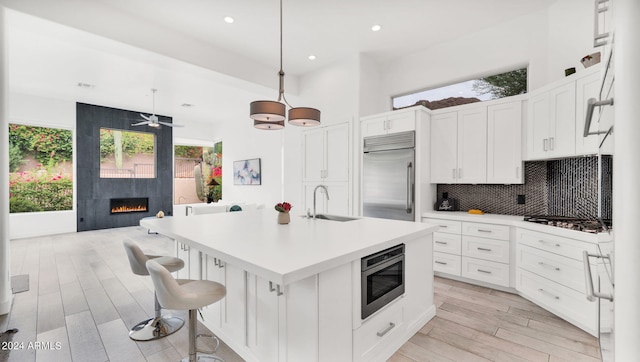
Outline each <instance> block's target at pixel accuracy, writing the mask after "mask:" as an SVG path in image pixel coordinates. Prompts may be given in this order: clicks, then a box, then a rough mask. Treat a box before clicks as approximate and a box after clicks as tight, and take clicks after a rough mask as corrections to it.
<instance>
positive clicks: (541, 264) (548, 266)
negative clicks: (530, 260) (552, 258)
mask: <svg viewBox="0 0 640 362" xmlns="http://www.w3.org/2000/svg"><path fill="white" fill-rule="evenodd" d="M538 265H540V266H544V267H547V268H551V269H553V270H555V271H560V268H558V267H557V266H553V265H551V264H547V263H545V262H543V261H539V262H538Z"/></svg>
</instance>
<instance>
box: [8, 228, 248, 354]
mask: <svg viewBox="0 0 640 362" xmlns="http://www.w3.org/2000/svg"><path fill="white" fill-rule="evenodd" d="M125 239H130V240H133V241H135V242H136V243H138V245H140V247H141V248H142V250H143V251H145V252H146V253H150V254H158V255H172V254H173V253H174V252H175V251H174V248H173V242H172V241H171V240H170V239H168V238H165V237H163V236H160V235H149V234H147V230H146V229H144V228H141V227H130V228H117V229H107V230H98V231H87V232H81V233H71V234H61V235H54V236H47V237H39V238H31V239H19V240H13V241H11V275H21V274H29V279H30V280H29V282H30V283H29V284H30V289H29V291H26V292H22V293H16V294H14V301H13V307H12V310H11V312H10V313H9V315H7V316H5V317H4V318H2V319H0V327H1V331H5V330H6V329H9V328H18V329H19V332H18V333H17V334H15V335H13V340H12V342H24V347H23V348H19V349H17V350H13V351H11V353H10V354H9V356H8V361H20V362H27V361H55V362H63V361H77V362H88V361H127V362H129V361H154V362H155V361H158V362H160V361H178V360H180V359H181V358H183V357H186V356H187V355H188V330H187V325H186V324H185V326H184V327H183V328H181V329H180V330H179V331H178V332H176V333H174V334H172V335H170V336H168V337H166V338H163V339H160V340H157V341H150V342H135V341H132V340H131V339H129V335H128V331H129V328H130V327H132V326H134V325H136V324H137V323H138V322H140V321H142V320H145V319H147V318H150V317H152V316H153V315H154V302H153V300H154V299H153V284H152V283H151V279H150V278H149V277H148V276H138V275H135V274H133V273H132V272H131V268H130V266H129V261H128V259H127V256H126V254H125V250H124V246H123V245H122V242H123V240H125ZM169 312H170V313H172V314H174V315H178V316H180V317H182V318H183V319H184V320H185V321H186V320H187V313H186V312H184V311H169ZM164 313H168V312H167V311H165V312H164ZM203 331H206V328H205V327H204V326H202V325H201V324H199V332H200V333H202V332H203ZM35 341H40V342H53V343H55V342H60V348H59V349H58V350H55V349H54V350H46V349H37V348H35V345H34V343H33V342H35ZM29 342H31V343H32V345H33V348H29ZM201 342H204V343H206V342H207V341H206V340H202V341H199V343H201ZM203 347H205V348H209V346H206V345H203ZM218 355H220V356H221V357H223V358H224V359H225V360H226V361H227V362H235V361H242V359H241V358H240V357H239V356H238V355H237V354H235V353H234V352H233V351H232V350H230V349H229V348H228V347H226V346H224V345H221V346H220V349H219V350H218ZM0 356H2V355H0ZM5 359H6V358H5ZM0 360H2V357H0Z"/></svg>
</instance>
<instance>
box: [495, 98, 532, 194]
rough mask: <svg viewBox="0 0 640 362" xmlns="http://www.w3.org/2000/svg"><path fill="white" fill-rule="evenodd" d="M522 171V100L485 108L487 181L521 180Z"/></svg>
mask: <svg viewBox="0 0 640 362" xmlns="http://www.w3.org/2000/svg"><path fill="white" fill-rule="evenodd" d="M523 174H524V172H523V170H522V102H521V101H515V102H509V103H503V104H496V105H492V106H489V107H488V109H487V183H491V184H521V183H524V177H523Z"/></svg>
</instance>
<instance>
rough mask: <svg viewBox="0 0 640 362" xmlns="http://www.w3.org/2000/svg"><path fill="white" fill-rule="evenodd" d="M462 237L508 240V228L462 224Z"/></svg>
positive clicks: (504, 226) (469, 223) (473, 223)
mask: <svg viewBox="0 0 640 362" xmlns="http://www.w3.org/2000/svg"><path fill="white" fill-rule="evenodd" d="M462 235H469V236H478V237H481V238H491V239H499V240H509V227H508V226H506V225H493V224H481V223H475V222H463V223H462Z"/></svg>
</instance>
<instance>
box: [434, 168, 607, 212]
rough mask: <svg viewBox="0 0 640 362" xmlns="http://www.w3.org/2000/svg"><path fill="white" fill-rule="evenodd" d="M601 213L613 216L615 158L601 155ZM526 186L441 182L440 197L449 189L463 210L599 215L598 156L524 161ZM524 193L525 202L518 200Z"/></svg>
mask: <svg viewBox="0 0 640 362" xmlns="http://www.w3.org/2000/svg"><path fill="white" fill-rule="evenodd" d="M602 161H603V162H602V175H603V177H602V179H603V183H602V185H603V197H602V215H603V217H604V218H606V219H610V218H611V193H612V189H611V185H612V174H613V172H612V164H613V162H612V158H611V156H602ZM524 172H525V183H524V184H523V185H449V184H438V187H437V190H438V197H441V196H442V193H443V192H448V193H449V197H450V198H455V199H458V200H459V204H460V210H468V209H480V210H483V211H485V212H488V213H492V214H506V215H559V216H571V217H586V218H592V217H595V216H597V215H598V158H597V157H596V156H590V157H577V158H567V159H561V160H551V161H531V162H525V167H524ZM518 195H525V203H524V204H518V203H517V202H516V200H517V197H518Z"/></svg>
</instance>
